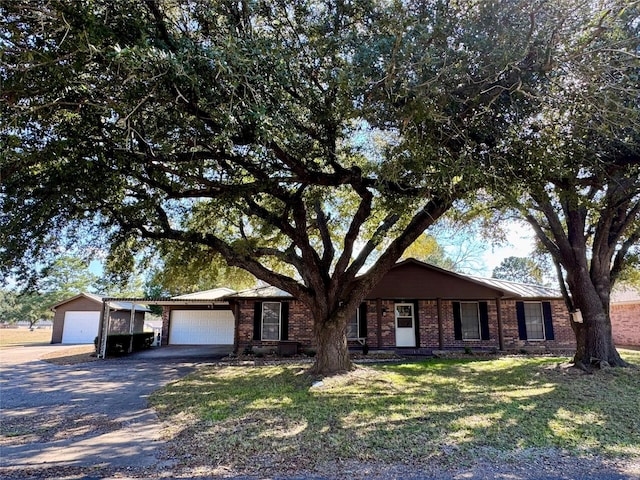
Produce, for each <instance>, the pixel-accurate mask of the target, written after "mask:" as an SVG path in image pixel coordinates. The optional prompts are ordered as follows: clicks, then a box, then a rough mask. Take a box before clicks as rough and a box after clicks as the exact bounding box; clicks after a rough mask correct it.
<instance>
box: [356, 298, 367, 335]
mask: <svg viewBox="0 0 640 480" xmlns="http://www.w3.org/2000/svg"><path fill="white" fill-rule="evenodd" d="M358 308H359V309H360V311H359V312H358V313H359V314H360V318H359V323H358V336H359V337H360V338H367V302H362V303H361V304H360V307H358Z"/></svg>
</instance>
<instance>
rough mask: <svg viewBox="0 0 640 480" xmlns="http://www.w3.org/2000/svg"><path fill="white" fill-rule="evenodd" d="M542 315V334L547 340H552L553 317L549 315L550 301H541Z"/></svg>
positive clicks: (553, 336) (553, 337)
mask: <svg viewBox="0 0 640 480" xmlns="http://www.w3.org/2000/svg"><path fill="white" fill-rule="evenodd" d="M542 315H543V316H544V335H545V338H546V339H547V340H554V339H555V338H556V337H555V335H554V334H553V319H552V317H551V302H542Z"/></svg>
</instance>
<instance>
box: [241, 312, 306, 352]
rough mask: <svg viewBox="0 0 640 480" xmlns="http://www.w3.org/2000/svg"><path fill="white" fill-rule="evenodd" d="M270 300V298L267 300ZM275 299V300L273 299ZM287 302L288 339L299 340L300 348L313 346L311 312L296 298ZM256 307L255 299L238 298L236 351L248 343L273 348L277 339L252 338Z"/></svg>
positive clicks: (276, 343) (242, 348)
mask: <svg viewBox="0 0 640 480" xmlns="http://www.w3.org/2000/svg"><path fill="white" fill-rule="evenodd" d="M269 301H271V300H269ZM274 301H276V300H274ZM287 303H289V335H288V336H289V340H293V341H296V342H299V343H300V345H301V347H302V348H313V345H314V343H315V342H314V341H313V318H312V317H311V312H310V311H309V309H308V308H307V307H305V306H304V304H303V303H302V302H299V301H297V300H291V301H287ZM255 308H256V300H240V301H239V304H238V309H237V312H238V315H239V317H240V318H239V320H238V322H237V325H238V352H240V353H242V351H243V350H244V349H245V348H246V347H248V346H249V345H251V346H253V347H260V348H270V347H273V348H274V349H275V348H276V347H277V345H278V342H277V341H269V340H265V341H262V340H254V339H253V319H254V311H255Z"/></svg>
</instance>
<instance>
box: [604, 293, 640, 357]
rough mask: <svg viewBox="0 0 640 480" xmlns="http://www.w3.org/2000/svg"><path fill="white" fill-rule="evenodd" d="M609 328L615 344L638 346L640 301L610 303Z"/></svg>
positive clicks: (639, 337)
mask: <svg viewBox="0 0 640 480" xmlns="http://www.w3.org/2000/svg"><path fill="white" fill-rule="evenodd" d="M611 329H612V333H613V342H614V343H615V344H616V345H622V346H635V347H640V303H635V304H634V303H629V304H622V305H611Z"/></svg>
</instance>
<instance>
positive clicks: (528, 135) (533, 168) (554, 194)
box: [498, 1, 640, 370]
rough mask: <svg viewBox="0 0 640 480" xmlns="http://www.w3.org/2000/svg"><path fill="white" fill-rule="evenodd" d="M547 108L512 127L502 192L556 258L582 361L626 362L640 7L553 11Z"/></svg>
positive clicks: (635, 247) (638, 235)
mask: <svg viewBox="0 0 640 480" xmlns="http://www.w3.org/2000/svg"><path fill="white" fill-rule="evenodd" d="M553 15H554V16H555V17H556V18H559V19H562V21H561V22H556V24H557V25H558V27H557V28H556V29H555V30H554V42H553V45H552V46H551V47H552V48H550V50H549V54H548V63H549V73H548V75H547V77H548V80H549V81H548V82H547V83H546V84H545V85H544V88H542V89H541V90H540V92H538V94H537V96H538V98H539V99H540V100H542V102H541V104H540V105H541V107H540V109H539V110H538V112H537V113H536V115H535V116H530V117H525V118H524V120H523V121H522V122H520V123H518V125H517V126H516V127H515V128H514V129H513V130H512V131H511V132H510V133H512V136H510V141H509V142H508V143H507V144H506V145H505V148H506V149H507V150H509V153H508V155H507V156H510V157H511V161H510V162H509V166H508V167H505V170H504V171H505V172H508V175H509V176H510V178H511V179H512V182H511V188H504V187H503V188H501V189H500V191H499V192H498V195H499V196H502V197H503V198H506V200H507V203H508V204H509V205H510V206H511V207H514V208H515V209H516V210H517V211H519V212H520V214H521V215H522V217H523V218H525V219H526V220H527V221H528V222H529V223H530V224H531V225H532V226H533V228H534V230H535V232H536V234H537V237H538V239H539V241H540V242H541V243H542V245H543V246H544V247H545V249H546V250H547V251H548V252H549V253H550V254H551V255H552V257H553V259H554V261H555V263H556V267H557V271H558V278H559V281H560V285H561V287H562V290H563V294H564V297H565V301H566V303H567V306H568V308H569V309H570V310H571V311H577V310H579V311H580V313H581V316H574V317H572V318H573V319H578V320H580V319H581V320H582V321H578V322H576V321H572V327H573V329H574V332H575V334H576V339H577V351H576V355H575V363H576V365H577V366H579V367H581V368H583V369H587V370H589V369H591V368H592V367H593V366H594V365H597V366H600V365H611V366H623V365H625V362H624V361H623V360H622V359H621V358H620V355H619V354H618V352H617V350H616V348H615V346H614V344H613V340H612V335H611V321H610V316H609V305H610V296H611V289H612V287H613V286H614V284H615V282H616V281H617V280H618V278H620V275H621V273H623V272H624V269H625V268H626V269H629V268H633V266H634V265H636V266H637V262H638V255H639V254H640V245H639V243H640V55H639V54H640V21H639V19H640V9H639V8H638V4H637V3H635V4H632V3H629V2H619V1H606V2H579V1H569V2H566V4H564V5H560V7H559V8H558V9H557V11H556V12H554V13H553Z"/></svg>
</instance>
